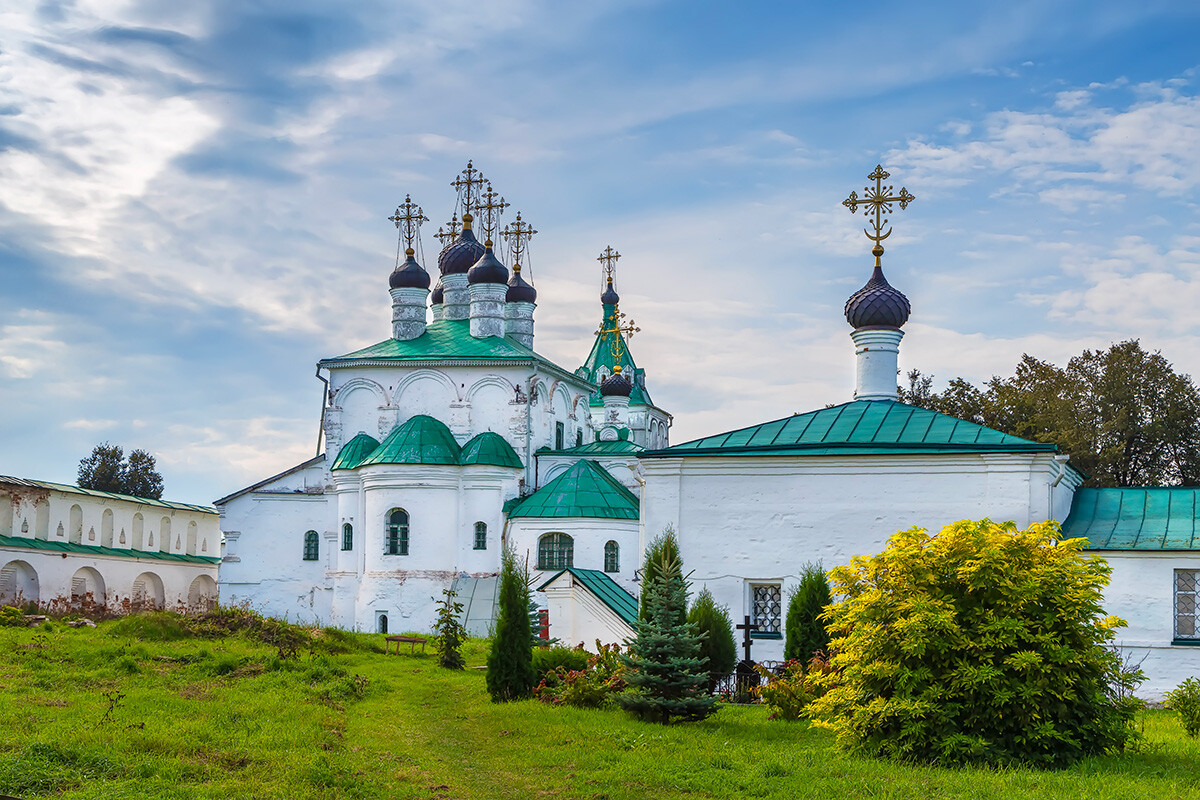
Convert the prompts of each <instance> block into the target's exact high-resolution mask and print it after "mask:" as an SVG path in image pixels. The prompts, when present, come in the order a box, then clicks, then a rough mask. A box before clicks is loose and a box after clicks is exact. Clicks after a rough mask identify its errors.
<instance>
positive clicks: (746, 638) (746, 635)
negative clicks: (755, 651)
mask: <svg viewBox="0 0 1200 800" xmlns="http://www.w3.org/2000/svg"><path fill="white" fill-rule="evenodd" d="M737 629H738V630H739V631H743V633H742V647H744V648H746V660H747V661H749V660H750V644H751V640H750V631H756V630H758V626H757V625H755V624H754V623H752V622H751V621H750V617H748V616H747V617H745V618H744V621H743V622H742V624H741V625H738V626H737Z"/></svg>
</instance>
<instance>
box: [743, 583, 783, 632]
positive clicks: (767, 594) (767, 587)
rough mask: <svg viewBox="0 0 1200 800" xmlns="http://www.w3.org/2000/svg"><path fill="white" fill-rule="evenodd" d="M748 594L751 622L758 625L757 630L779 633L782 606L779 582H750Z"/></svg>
mask: <svg viewBox="0 0 1200 800" xmlns="http://www.w3.org/2000/svg"><path fill="white" fill-rule="evenodd" d="M750 595H751V603H750V616H751V622H753V623H754V624H755V625H757V626H758V632H759V633H779V617H780V610H781V608H782V603H781V600H780V598H781V591H780V586H779V584H778V583H756V584H751V586H750Z"/></svg>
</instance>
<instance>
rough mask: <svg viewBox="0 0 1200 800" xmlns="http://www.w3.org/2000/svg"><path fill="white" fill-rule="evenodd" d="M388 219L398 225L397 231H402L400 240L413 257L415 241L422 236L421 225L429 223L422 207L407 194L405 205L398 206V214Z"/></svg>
mask: <svg viewBox="0 0 1200 800" xmlns="http://www.w3.org/2000/svg"><path fill="white" fill-rule="evenodd" d="M401 212H403V213H401ZM388 219H389V220H391V221H392V222H394V223H396V229H397V230H398V231H400V238H402V239H404V241H405V248H406V254H407V255H410V256H411V255H412V254H413V240H414V239H416V238H417V236H418V235H419V234H420V231H421V223H422V222H429V217H427V216H425V213H424V212H423V211H421V207H420V206H419V205H417V204H415V203H414V202H413V201H412V196H411V195H407V194H406V195H404V203H403V204H401V205H399V206H397V207H396V213H395V214H393V215H392V216H390V217H388Z"/></svg>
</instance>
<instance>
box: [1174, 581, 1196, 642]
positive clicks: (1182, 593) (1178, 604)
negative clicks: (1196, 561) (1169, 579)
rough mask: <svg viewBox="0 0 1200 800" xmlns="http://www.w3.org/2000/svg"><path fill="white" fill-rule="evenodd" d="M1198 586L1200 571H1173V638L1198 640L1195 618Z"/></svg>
mask: <svg viewBox="0 0 1200 800" xmlns="http://www.w3.org/2000/svg"><path fill="white" fill-rule="evenodd" d="M1197 584H1200V569H1177V570H1175V638H1176V639H1200V628H1198V627H1197V622H1196V617H1197V616H1200V614H1198V612H1200V603H1198V602H1197V599H1196V598H1197V591H1196V586H1197Z"/></svg>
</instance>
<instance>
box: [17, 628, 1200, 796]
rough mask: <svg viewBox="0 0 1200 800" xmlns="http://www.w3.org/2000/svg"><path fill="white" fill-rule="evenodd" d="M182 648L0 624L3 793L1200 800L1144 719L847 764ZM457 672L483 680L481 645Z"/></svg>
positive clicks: (357, 664)
mask: <svg viewBox="0 0 1200 800" xmlns="http://www.w3.org/2000/svg"><path fill="white" fill-rule="evenodd" d="M156 620H157V621H156ZM175 635H177V631H176V630H175V629H173V628H172V627H171V625H170V624H169V623H163V622H162V621H161V620H159V619H158V618H154V617H151V618H135V619H127V620H123V621H117V622H106V623H102V624H101V625H100V627H99V628H96V629H87V628H83V629H79V630H74V629H70V628H67V627H65V626H63V625H61V624H58V623H55V624H53V625H52V626H51V627H50V629H49V630H44V629H20V628H0V793H6V794H10V795H15V796H17V797H22V798H31V797H65V798H125V797H128V798H138V799H139V800H141V799H142V798H184V797H187V798H191V797H196V798H243V797H245V798H284V797H287V798H343V797H346V798H349V797H363V798H375V797H379V798H402V797H424V798H487V800H498V799H499V798H521V799H522V800H525V799H526V798H553V797H560V798H597V799H598V798H613V799H614V800H615V798H647V797H650V798H654V799H655V800H665V798H677V797H690V798H698V797H719V798H743V797H780V798H785V797H786V798H809V797H811V798H822V799H823V800H824V799H827V798H897V799H899V798H904V800H915V799H917V798H944V797H955V798H958V797H962V798H996V799H997V800H1021V799H1022V798H1080V800H1082V799H1083V798H1088V800H1096V798H1102V799H1103V798H1147V800H1151V799H1152V800H1167V799H1168V798H1200V742H1197V741H1196V740H1190V739H1188V738H1187V737H1186V736H1184V734H1183V730H1182V727H1181V725H1180V723H1179V721H1178V719H1177V718H1176V716H1175V715H1174V714H1172V713H1170V712H1165V711H1148V712H1145V713H1144V714H1143V715H1142V716H1141V718H1140V722H1141V724H1142V725H1143V726H1144V731H1145V742H1144V743H1143V744H1142V745H1141V747H1140V748H1139V750H1138V751H1137V752H1134V753H1127V754H1124V755H1119V756H1111V757H1106V758H1096V759H1091V760H1088V761H1086V762H1083V763H1081V764H1079V765H1077V766H1076V767H1074V768H1073V769H1070V770H1066V771H1062V772H1036V771H1027V770H1005V771H988V770H975V769H965V770H947V769H936V768H929V767H909V766H897V765H894V764H890V763H886V762H878V761H873V760H869V759H863V758H857V757H852V756H847V755H845V754H842V753H840V752H838V751H837V750H836V749H835V748H834V746H833V744H832V741H831V737H830V736H829V735H828V734H827V733H825V732H823V731H820V730H817V729H811V728H809V727H808V726H806V725H804V724H801V723H793V724H788V723H781V722H771V721H768V720H767V712H766V710H765V709H763V708H760V707H737V706H727V707H724V708H722V709H721V710H720V712H719V713H717V714H716V715H715V716H713V717H711V718H710V719H708V720H706V721H705V722H702V723H697V724H691V725H678V726H673V727H661V726H656V725H650V724H645V723H639V722H637V721H635V720H633V719H630V718H628V717H627V716H626V715H625V714H623V713H622V712H620V711H616V710H612V711H586V710H577V709H569V708H554V707H550V706H545V705H542V704H539V703H537V702H534V701H527V702H521V703H511V704H505V705H493V704H492V703H491V702H489V701H488V696H487V692H486V691H485V688H484V674H483V671H482V670H477V669H467V670H466V671H465V672H459V673H451V672H448V671H446V670H442V669H439V668H438V667H437V665H436V663H435V660H434V658H433V657H432V655H425V656H422V655H421V654H420V653H419V652H418V653H417V654H416V655H409V654H408V653H407V646H406V647H405V650H404V652H403V654H402V655H400V656H396V655H384V654H383V653H382V637H378V636H373V635H368V634H351V635H337V634H336V633H334V634H328V635H326V636H325V637H324V638H323V639H322V640H321V641H320V642H319V643H318V645H317V647H316V648H315V649H314V651H313V652H311V653H310V652H309V651H308V650H307V649H305V650H303V651H302V652H301V653H300V655H299V657H298V658H296V659H290V660H280V659H279V658H278V656H277V653H276V649H275V648H273V647H267V646H264V645H261V644H258V643H254V642H250V641H246V640H244V639H242V638H240V637H227V638H224V639H220V640H206V639H196V638H186V637H185V638H177V639H175V640H169V637H172V636H175ZM146 637H155V638H153V639H147V638H146ZM467 657H468V663H469V664H470V665H472V666H478V665H481V664H482V663H483V660H484V657H485V651H484V643H482V642H475V641H473V642H470V643H469V644H468V649H467ZM358 676H361V677H358ZM364 679H365V680H364Z"/></svg>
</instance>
